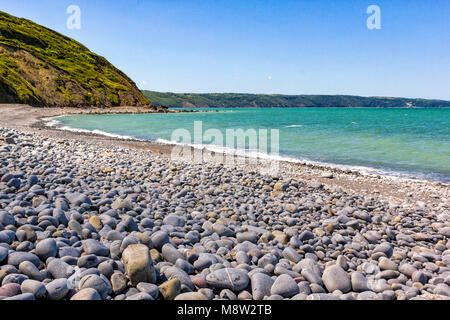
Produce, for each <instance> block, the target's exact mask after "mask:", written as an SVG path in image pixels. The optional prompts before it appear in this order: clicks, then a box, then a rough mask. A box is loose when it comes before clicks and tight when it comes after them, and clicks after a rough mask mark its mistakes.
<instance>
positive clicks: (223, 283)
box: [206, 268, 250, 291]
mask: <svg viewBox="0 0 450 320" xmlns="http://www.w3.org/2000/svg"><path fill="white" fill-rule="evenodd" d="M249 281H250V279H249V277H248V275H247V273H246V272H245V271H243V270H239V269H233V268H224V269H219V270H216V271H214V272H213V273H210V274H208V275H207V276H206V282H207V283H208V285H210V286H211V287H213V288H216V289H230V290H233V291H241V290H243V289H245V288H247V286H248V283H249Z"/></svg>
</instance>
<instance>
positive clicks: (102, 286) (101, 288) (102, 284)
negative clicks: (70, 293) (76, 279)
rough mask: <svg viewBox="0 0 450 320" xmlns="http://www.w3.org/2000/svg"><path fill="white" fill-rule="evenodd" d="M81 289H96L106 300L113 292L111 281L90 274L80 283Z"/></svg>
mask: <svg viewBox="0 0 450 320" xmlns="http://www.w3.org/2000/svg"><path fill="white" fill-rule="evenodd" d="M79 287H80V290H82V289H86V288H92V289H95V290H96V291H97V292H98V294H100V296H101V297H102V298H103V299H106V297H107V296H108V295H109V294H110V293H111V292H112V287H111V284H110V283H109V281H108V280H107V279H105V278H104V277H101V276H98V275H96V274H90V275H87V276H85V277H83V278H82V279H81V281H80V284H79Z"/></svg>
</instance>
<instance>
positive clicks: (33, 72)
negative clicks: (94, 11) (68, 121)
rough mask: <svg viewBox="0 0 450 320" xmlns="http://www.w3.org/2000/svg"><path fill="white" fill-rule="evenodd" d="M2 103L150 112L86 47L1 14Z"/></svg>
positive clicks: (122, 77)
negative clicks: (142, 108) (130, 108)
mask: <svg viewBox="0 0 450 320" xmlns="http://www.w3.org/2000/svg"><path fill="white" fill-rule="evenodd" d="M0 103H26V104H30V105H33V106H42V107H43V106H48V107H63V106H70V107H86V106H96V107H111V106H145V105H150V102H149V101H148V99H147V98H146V97H145V96H144V95H143V94H142V93H141V92H140V91H139V89H138V88H137V87H136V84H135V83H134V82H133V81H132V80H131V79H130V78H128V77H127V76H126V75H125V74H124V73H123V72H122V71H120V70H118V69H117V68H115V67H114V66H113V65H111V64H110V63H109V62H108V61H107V60H106V59H105V58H103V57H101V56H98V55H96V54H95V53H92V52H91V51H89V49H87V48H86V47H85V46H83V45H82V44H80V43H78V42H76V41H75V40H73V39H70V38H68V37H66V36H64V35H62V34H59V33H57V32H55V31H52V30H50V29H48V28H45V27H43V26H40V25H38V24H36V23H34V22H32V21H29V20H26V19H20V18H16V17H14V16H11V15H9V14H7V13H4V12H1V11H0Z"/></svg>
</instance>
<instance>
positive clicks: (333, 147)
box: [57, 108, 450, 182]
mask: <svg viewBox="0 0 450 320" xmlns="http://www.w3.org/2000/svg"><path fill="white" fill-rule="evenodd" d="M57 120H58V121H59V122H60V124H61V126H66V127H70V128H76V129H84V130H90V131H93V130H98V131H101V132H105V133H111V134H117V135H124V136H132V137H136V138H140V139H149V140H157V139H163V140H171V136H172V133H173V131H174V130H176V129H180V128H183V129H187V130H189V131H190V132H191V134H192V135H193V128H194V121H202V127H203V130H207V129H211V128H215V129H219V130H220V131H221V132H223V135H224V137H225V130H226V129H238V128H241V129H244V130H247V129H255V130H259V129H269V131H270V129H278V130H279V153H280V155H282V156H286V157H291V158H296V159H307V160H311V161H318V162H325V163H332V164H338V165H349V166H358V167H359V166H362V167H368V168H374V169H378V170H380V171H381V172H389V173H392V174H395V175H408V176H415V177H419V178H427V179H432V180H440V181H446V182H449V181H450V109H366V108H351V109H350V108H349V109H340V108H311V109H309V108H308V109H281V108H273V109H272V108H270V109H227V110H220V111H218V112H200V113H178V114H146V115H82V116H64V117H60V118H58V119H57ZM98 131H97V132H98ZM269 136H270V135H269ZM269 151H270V150H269Z"/></svg>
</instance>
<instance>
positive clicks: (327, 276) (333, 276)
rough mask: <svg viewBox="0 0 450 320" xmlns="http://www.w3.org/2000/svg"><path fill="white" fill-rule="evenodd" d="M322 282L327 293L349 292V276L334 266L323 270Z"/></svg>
mask: <svg viewBox="0 0 450 320" xmlns="http://www.w3.org/2000/svg"><path fill="white" fill-rule="evenodd" d="M322 281H323V283H324V285H325V287H326V288H327V290H328V291H329V292H333V291H335V290H340V291H342V292H343V293H347V292H349V291H350V290H351V281H350V277H349V275H348V274H347V272H345V270H344V269H342V268H341V267H339V266H336V265H334V266H330V267H328V268H326V269H325V270H324V272H323V275H322Z"/></svg>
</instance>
